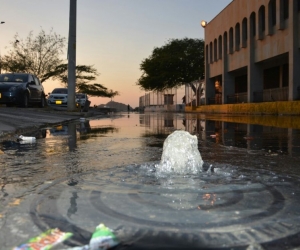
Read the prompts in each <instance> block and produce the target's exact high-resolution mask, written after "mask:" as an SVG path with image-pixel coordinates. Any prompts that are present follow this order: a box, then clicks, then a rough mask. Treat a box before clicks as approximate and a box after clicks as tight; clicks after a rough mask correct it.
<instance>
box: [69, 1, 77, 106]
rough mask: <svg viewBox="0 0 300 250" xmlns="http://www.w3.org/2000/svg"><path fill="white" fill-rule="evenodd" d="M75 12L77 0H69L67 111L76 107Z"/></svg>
mask: <svg viewBox="0 0 300 250" xmlns="http://www.w3.org/2000/svg"><path fill="white" fill-rule="evenodd" d="M76 12H77V0H70V17H69V41H68V111H74V110H75V109H76V105H75V87H76Z"/></svg>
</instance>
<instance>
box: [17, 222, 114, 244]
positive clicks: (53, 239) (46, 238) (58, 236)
mask: <svg viewBox="0 0 300 250" xmlns="http://www.w3.org/2000/svg"><path fill="white" fill-rule="evenodd" d="M72 235H73V234H72V233H65V232H62V231H60V230H59V229H57V228H56V229H50V230H48V231H46V232H44V233H42V234H41V235H39V236H37V237H34V238H32V239H30V240H29V241H28V242H27V243H25V244H22V245H20V246H18V247H15V248H13V249H12V250H49V249H52V248H53V247H54V246H56V245H58V244H60V243H61V242H63V241H64V240H66V239H68V238H70V237H71V236H72ZM118 244H119V242H118V241H117V238H116V236H115V234H114V233H113V231H112V230H111V229H110V228H108V227H106V226H105V225H104V224H100V225H98V226H97V227H96V229H95V231H94V233H93V234H92V237H91V239H90V242H89V244H88V245H85V246H79V247H73V248H68V249H67V250H107V249H110V248H112V247H114V246H116V245H118ZM55 249H57V248H55ZM64 249H65V248H64Z"/></svg>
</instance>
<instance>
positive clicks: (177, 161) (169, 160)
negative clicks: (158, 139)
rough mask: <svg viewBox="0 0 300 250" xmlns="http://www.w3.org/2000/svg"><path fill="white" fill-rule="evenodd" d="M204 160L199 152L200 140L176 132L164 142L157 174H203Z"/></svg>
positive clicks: (182, 132) (188, 134) (187, 133)
mask: <svg viewBox="0 0 300 250" xmlns="http://www.w3.org/2000/svg"><path fill="white" fill-rule="evenodd" d="M202 166H203V160H202V157H201V155H200V152H199V150H198V138H197V136H195V135H191V134H190V133H189V132H186V131H182V130H176V131H175V132H173V133H172V134H170V135H169V136H168V137H167V139H166V140H165V142H164V146H163V153H162V157H161V161H160V163H159V164H157V165H156V172H157V174H158V175H159V174H161V173H162V174H163V173H167V174H171V173H177V174H197V173H199V172H202Z"/></svg>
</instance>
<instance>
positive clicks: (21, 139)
mask: <svg viewBox="0 0 300 250" xmlns="http://www.w3.org/2000/svg"><path fill="white" fill-rule="evenodd" d="M17 142H19V143H20V144H26V143H35V142H36V138H35V137H32V136H23V135H20V136H19V137H18V139H17Z"/></svg>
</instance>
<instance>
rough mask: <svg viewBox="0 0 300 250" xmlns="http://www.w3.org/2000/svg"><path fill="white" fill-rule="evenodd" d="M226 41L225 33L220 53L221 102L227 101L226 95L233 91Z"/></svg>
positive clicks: (232, 78)
mask: <svg viewBox="0 0 300 250" xmlns="http://www.w3.org/2000/svg"><path fill="white" fill-rule="evenodd" d="M227 45H228V42H227V35H226V34H225V35H224V36H223V55H222V58H223V59H222V60H223V61H222V63H223V65H222V71H223V72H222V104H227V103H228V98H227V96H228V95H233V94H234V92H235V88H234V87H235V85H234V83H235V81H234V77H232V76H231V75H230V74H229V73H228V46H227Z"/></svg>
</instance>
